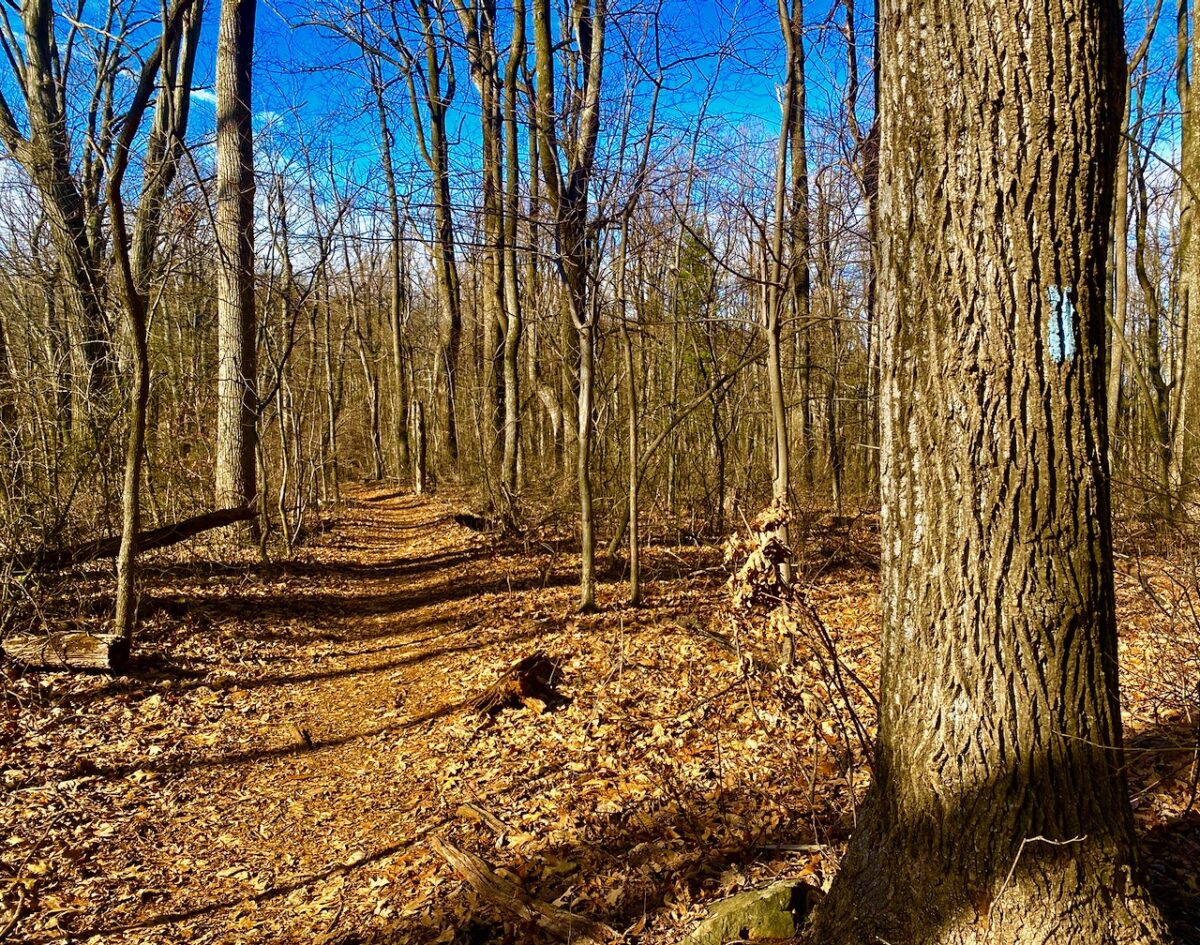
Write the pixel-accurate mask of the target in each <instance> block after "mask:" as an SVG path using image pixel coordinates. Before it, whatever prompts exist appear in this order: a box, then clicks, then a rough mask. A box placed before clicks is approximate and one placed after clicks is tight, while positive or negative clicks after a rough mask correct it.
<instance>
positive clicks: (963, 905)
mask: <svg viewBox="0 0 1200 945" xmlns="http://www.w3.org/2000/svg"><path fill="white" fill-rule="evenodd" d="M880 15H881V22H880V30H879V35H880V37H881V42H882V48H881V63H882V64H883V75H882V77H881V101H880V108H881V123H882V127H881V141H880V147H881V152H880V169H881V179H880V189H879V213H880V217H879V227H880V247H879V264H880V269H879V315H880V318H881V340H882V345H883V349H882V364H883V367H882V397H883V405H882V410H883V413H882V418H881V427H882V457H881V461H882V469H881V474H882V522H881V528H882V548H883V552H882V567H883V654H882V659H883V667H882V680H883V682H882V693H881V707H880V729H879V742H878V746H877V757H876V770H875V776H876V781H875V785H874V787H873V789H872V793H871V796H870V797H869V799H868V802H867V805H866V809H865V810H864V813H863V816H862V818H861V819H860V823H859V829H858V831H857V832H856V834H855V835H854V837H853V839H852V840H851V844H850V848H849V850H848V852H847V856H846V859H845V862H844V865H843V867H842V871H841V872H840V873H839V875H838V877H837V878H836V880H835V882H834V885H833V888H832V890H831V893H830V898H829V900H828V902H827V903H826V905H825V907H824V908H823V909H822V910H821V912H820V914H819V916H818V920H817V922H818V928H817V940H818V941H820V942H821V943H822V945H838V943H849V942H854V943H859V942H862V943H868V942H870V943H878V942H889V943H891V945H905V943H915V942H921V943H925V942H938V943H942V942H947V943H948V942H964V943H965V942H970V943H997V945H998V943H1002V942H1003V943H1006V945H1014V943H1017V945H1024V943H1051V942H1053V943H1068V942H1070V943H1076V942H1078V943H1085V942H1086V943H1088V945H1102V943H1118V942H1121V943H1124V942H1154V941H1161V940H1162V936H1163V934H1164V933H1163V932H1162V926H1161V920H1160V919H1159V917H1158V915H1157V912H1156V910H1155V909H1154V908H1153V906H1152V905H1151V904H1150V903H1149V902H1148V900H1147V899H1146V896H1145V894H1144V891H1143V888H1142V887H1141V886H1140V885H1139V883H1138V880H1137V878H1136V869H1135V865H1136V864H1135V851H1134V837H1133V827H1132V820H1131V817H1130V813H1129V806H1128V802H1127V796H1126V784H1125V779H1124V776H1123V774H1122V770H1121V747H1120V746H1121V723H1120V713H1119V709H1118V705H1117V688H1116V686H1117V678H1116V656H1117V645H1116V633H1115V622H1114V612H1113V588H1112V577H1111V575H1112V561H1111V534H1110V526H1109V482H1108V468H1107V460H1106V446H1107V444H1106V434H1105V399H1104V378H1103V369H1104V340H1105V325H1104V310H1105V298H1104V285H1105V282H1104V265H1105V260H1106V258H1107V250H1108V233H1109V227H1108V220H1109V213H1110V210H1111V204H1112V188H1113V170H1114V167H1115V159H1116V147H1117V130H1118V128H1119V126H1120V103H1121V89H1122V82H1121V75H1122V72H1121V60H1122V49H1121V36H1122V30H1121V10H1120V8H1119V6H1118V5H1117V4H1116V3H1115V2H1113V0H1051V2H1050V3H1047V4H1044V5H1041V4H1039V5H1031V4H1028V3H1022V2H1012V0H984V2H981V3H978V4H969V5H968V6H966V7H964V6H963V5H962V4H961V3H954V2H947V0H885V2H884V3H883V4H882V6H881V9H880Z"/></svg>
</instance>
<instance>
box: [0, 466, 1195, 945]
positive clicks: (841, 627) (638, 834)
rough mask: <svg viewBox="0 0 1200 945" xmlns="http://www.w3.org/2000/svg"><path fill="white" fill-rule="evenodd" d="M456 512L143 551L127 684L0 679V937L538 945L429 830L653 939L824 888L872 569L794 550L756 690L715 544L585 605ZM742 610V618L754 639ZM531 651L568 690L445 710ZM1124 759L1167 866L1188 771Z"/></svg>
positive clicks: (850, 736)
mask: <svg viewBox="0 0 1200 945" xmlns="http://www.w3.org/2000/svg"><path fill="white" fill-rule="evenodd" d="M459 510H460V508H459V507H457V506H455V505H453V504H452V503H450V502H446V501H442V500H430V501H425V502H418V501H416V500H415V499H413V498H412V497H408V496H391V495H388V494H385V493H383V492H381V491H375V492H369V491H366V490H362V491H359V492H356V493H355V494H354V497H353V501H352V502H351V503H350V504H349V505H348V507H347V508H346V509H345V511H344V513H343V514H342V515H341V517H340V518H339V519H338V521H337V522H336V524H335V526H334V527H333V528H332V530H330V531H329V532H328V533H327V534H326V535H325V536H324V537H323V539H322V541H321V542H320V544H319V545H318V546H316V547H314V548H313V549H312V550H311V551H310V552H309V553H307V554H306V555H305V556H303V557H300V558H297V559H296V560H294V561H290V562H287V563H284V564H280V565H275V566H269V567H263V566H260V565H258V564H255V563H252V562H250V561H243V562H232V563H230V562H225V563H223V564H220V565H212V564H208V563H206V560H204V559H200V560H190V561H189V560H180V559H166V558H164V559H161V562H160V567H159V570H158V571H157V572H156V573H155V574H154V575H153V576H152V579H151V582H150V584H149V586H148V587H147V601H146V603H147V611H148V612H149V613H150V614H151V617H150V620H149V625H148V627H147V629H146V631H145V632H144V634H143V638H142V640H141V641H139V647H138V649H139V651H140V653H141V663H140V665H139V666H138V667H137V668H136V669H135V671H134V672H132V673H131V674H130V675H128V676H124V677H119V678H115V679H108V678H102V677H81V676H70V675H59V674H43V675H35V674H28V675H20V674H16V673H13V674H11V675H10V677H9V678H8V680H7V682H6V684H5V686H4V698H5V710H4V713H5V714H4V715H3V717H2V719H0V753H2V759H3V760H2V763H0V777H2V778H3V781H4V788H5V793H4V795H3V802H2V805H0V930H2V929H3V928H4V925H5V923H6V916H11V915H13V914H14V910H16V909H18V906H19V914H18V917H17V921H16V923H15V925H14V927H13V929H12V931H11V933H10V935H9V938H10V940H12V941H25V942H56V941H72V940H79V939H91V940H94V941H97V942H110V941H114V942H139V943H140V942H292V941H295V942H311V941H320V942H347V943H348V942H360V941H365V940H372V941H375V940H378V941H384V940H386V941H389V942H400V943H403V942H413V943H427V942H447V943H448V942H457V943H463V945H465V943H485V942H512V943H517V942H536V941H541V940H542V939H540V938H539V935H540V934H541V933H538V932H536V931H535V930H534V929H532V928H529V927H522V926H520V925H518V924H516V923H515V922H514V920H512V919H511V917H510V916H508V915H506V914H504V913H503V912H502V911H499V910H497V909H495V908H494V907H492V906H489V905H487V904H486V903H483V902H481V901H479V900H478V899H477V898H476V897H475V895H474V894H473V893H472V892H471V891H470V889H469V888H467V887H466V886H464V884H463V883H462V882H461V880H460V878H459V877H457V876H455V875H454V874H453V873H452V872H451V870H450V868H449V867H448V866H447V864H446V862H445V861H444V860H443V859H442V858H441V857H439V856H437V855H435V854H434V852H433V850H432V848H431V845H430V843H429V840H428V838H429V837H430V836H431V835H437V836H440V837H443V838H444V839H446V840H447V841H449V842H451V843H453V844H454V845H455V846H456V847H458V848H461V849H464V850H468V851H471V852H473V853H475V854H477V855H479V856H481V857H483V858H484V859H485V860H486V861H487V862H488V863H490V864H492V865H493V866H495V867H496V868H497V870H498V871H500V872H501V873H502V874H503V875H505V876H507V877H508V878H510V879H512V880H514V881H516V882H517V883H519V884H521V885H522V886H523V887H524V888H525V889H527V890H529V891H530V892H531V893H532V894H533V895H536V896H537V897H538V898H540V899H542V900H544V901H546V902H551V903H553V904H555V905H557V906H560V907H562V908H565V909H569V910H570V911H572V912H575V913H578V914H581V915H586V916H589V917H590V918H593V919H595V920H597V921H601V922H604V923H606V924H608V925H611V926H613V927H614V928H617V929H619V930H621V931H622V932H623V933H625V939H626V941H629V942H640V943H647V945H650V943H666V942H671V941H675V940H676V939H677V938H678V936H679V934H680V932H681V931H682V930H683V929H684V928H686V927H687V926H688V924H689V923H690V922H691V921H693V920H694V919H695V918H696V917H698V916H699V915H700V914H701V913H702V912H703V909H704V906H705V904H706V903H708V902H709V901H711V900H712V899H713V898H716V897H719V896H722V895H726V894H728V893H730V892H734V891H736V890H738V889H740V888H743V887H745V886H746V885H748V884H752V883H756V882H759V881H761V880H764V879H767V878H770V877H774V876H777V875H780V874H788V875H807V876H810V877H812V878H813V880H814V881H816V882H818V883H825V882H827V881H828V879H829V878H830V877H831V876H832V873H833V871H834V870H835V869H836V865H837V855H838V852H839V849H840V844H841V843H842V842H843V841H844V840H845V838H846V837H847V836H848V834H849V832H850V830H851V829H852V827H853V823H854V815H855V805H856V803H857V801H858V800H859V799H860V798H861V795H862V791H863V789H864V787H865V782H866V777H867V774H866V771H865V769H864V766H863V764H862V749H861V745H860V739H859V735H858V733H857V731H856V729H855V721H854V715H857V718H858V720H859V722H860V724H861V725H862V726H863V727H864V728H865V729H866V731H867V732H868V733H869V732H870V731H871V726H872V724H873V722H872V710H871V706H870V701H869V699H867V698H866V696H865V695H864V694H862V693H861V691H860V690H859V689H858V688H857V686H855V685H853V684H850V685H847V684H845V678H846V677H845V676H843V677H842V679H843V683H842V684H840V685H839V684H838V682H837V680H836V679H835V678H833V677H832V676H831V674H830V664H831V660H832V658H833V656H834V655H836V657H837V659H838V661H839V663H840V666H841V668H842V669H844V670H848V671H849V672H852V673H853V674H854V675H855V676H857V677H858V678H860V679H861V680H863V681H864V682H865V683H866V685H868V686H872V687H873V686H874V685H875V681H876V680H875V674H876V666H875V656H874V654H875V651H876V642H877V629H876V628H877V622H878V614H877V608H876V599H875V598H876V592H877V582H876V579H875V576H874V574H873V572H872V570H871V569H870V568H869V567H865V566H864V565H863V563H862V562H863V561H864V560H866V561H869V552H867V553H865V554H863V553H860V552H858V551H855V552H854V554H853V555H845V554H843V555H842V556H841V557H839V558H837V559H836V560H835V559H834V558H833V556H832V555H830V556H826V557H825V558H823V559H821V558H820V555H818V554H817V553H816V552H815V551H811V549H808V548H807V547H806V550H809V551H810V553H809V554H808V555H807V556H806V558H807V559H808V561H809V563H810V564H811V565H812V566H811V567H810V568H809V569H808V573H810V574H819V577H817V578H816V579H815V580H814V581H812V582H811V583H809V584H806V585H805V590H806V594H807V598H808V601H809V603H810V604H811V606H812V608H813V609H814V610H815V612H816V613H817V615H818V616H819V619H820V622H821V624H822V626H823V627H824V635H823V636H822V635H820V634H817V633H816V632H815V631H814V630H813V629H812V628H811V627H809V628H808V629H804V628H805V627H806V626H807V625H806V624H803V625H802V624H796V626H797V627H799V628H800V629H801V630H802V631H803V632H798V633H797V648H796V652H795V659H794V664H793V666H792V667H791V668H790V669H789V670H788V671H786V672H777V673H771V672H749V673H748V672H746V671H745V670H746V667H745V666H744V665H742V664H740V663H739V661H738V658H737V656H736V654H735V653H734V652H731V651H730V649H729V647H728V646H727V645H725V643H727V642H728V640H729V639H730V619H731V612H733V611H731V607H730V590H729V588H727V587H726V585H725V582H726V580H727V578H728V577H729V575H730V569H727V568H725V567H723V566H722V565H721V563H720V560H719V554H718V553H717V552H715V551H714V550H712V549H700V548H679V547H672V546H654V547H652V548H650V549H649V552H648V555H647V563H646V571H647V577H648V578H649V584H648V591H649V593H648V602H647V605H646V606H644V607H641V608H630V607H627V606H625V605H624V604H622V603H621V594H622V592H623V586H622V585H621V584H620V583H619V582H617V581H612V582H607V583H604V584H603V585H602V586H601V591H600V595H599V597H600V601H599V602H600V604H601V606H602V608H603V610H602V612H601V613H599V614H596V615H592V616H587V617H581V616H576V615H574V614H573V612H572V608H573V603H574V600H575V591H574V581H575V567H576V565H577V561H576V560H574V559H573V558H572V557H571V556H570V555H569V554H568V553H567V552H566V551H565V550H564V549H565V548H566V547H567V545H566V542H565V539H563V537H562V536H555V535H553V534H545V535H538V536H529V537H528V540H527V541H526V542H524V543H521V544H514V545H511V546H510V545H503V544H496V543H495V542H494V541H493V540H492V539H490V538H489V537H487V536H483V535H479V534H477V533H475V532H472V531H471V530H469V529H467V528H464V527H461V526H459V525H457V524H455V523H454V522H453V521H452V519H451V516H452V515H453V514H454V513H455V512H457V511H459ZM826 531H828V530H826ZM869 532H870V522H869V521H867V520H864V521H863V522H862V523H859V524H858V525H855V526H853V527H852V528H851V529H850V532H848V534H847V537H846V541H843V542H842V543H841V544H840V545H839V547H840V548H846V547H854V548H862V547H867V546H869V545H870V541H871V538H870V534H869ZM797 540H798V541H803V542H807V541H808V539H805V538H804V537H803V536H797ZM839 540H840V539H839ZM809 544H810V545H811V546H812V547H815V546H816V542H815V541H814V542H810V543H809ZM747 558H748V556H746V557H743V558H741V559H739V560H741V561H742V562H743V563H744V562H745V561H746V560H747ZM818 559H820V560H818ZM764 560H766V561H767V564H770V562H769V559H767V558H765V557H764ZM764 573H766V572H764ZM97 586H98V587H99V586H101V585H99V584H98V585H97ZM1119 589H1120V591H1121V606H1122V616H1123V618H1125V621H1124V622H1125V625H1126V626H1127V627H1128V629H1129V633H1127V635H1126V637H1125V640H1124V646H1125V654H1124V655H1125V659H1126V664H1127V671H1126V676H1125V683H1126V691H1127V695H1128V697H1129V699H1130V706H1129V710H1130V718H1131V719H1132V720H1133V721H1134V724H1133V726H1132V727H1134V728H1137V727H1138V726H1139V725H1141V724H1142V721H1143V715H1145V714H1146V712H1149V715H1147V716H1146V719H1147V725H1149V724H1151V720H1152V719H1153V718H1154V717H1155V716H1154V712H1150V711H1149V710H1148V709H1146V707H1147V706H1151V705H1153V706H1157V709H1156V710H1154V711H1155V712H1157V718H1158V720H1159V721H1158V722H1157V723H1153V724H1156V725H1157V724H1160V723H1162V724H1168V725H1174V724H1175V722H1174V721H1172V720H1174V719H1176V718H1177V716H1178V713H1179V712H1180V711H1181V703H1179V702H1178V701H1174V702H1173V701H1172V698H1173V697H1172V696H1170V695H1169V693H1168V692H1167V689H1168V688H1170V687H1168V686H1165V685H1163V684H1161V679H1162V678H1163V677H1162V675H1161V674H1160V673H1159V672H1158V670H1159V669H1161V668H1162V667H1164V666H1166V665H1168V664H1170V665H1175V664H1173V663H1171V660H1170V659H1168V658H1167V656H1165V655H1164V654H1165V653H1167V652H1168V651H1169V652H1170V653H1173V654H1176V655H1178V654H1177V651H1176V650H1175V649H1173V644H1172V642H1171V641H1172V640H1173V639H1174V638H1175V636H1176V635H1177V628H1173V627H1171V626H1170V625H1169V621H1168V620H1167V619H1166V617H1164V615H1163V613H1162V612H1161V610H1159V609H1157V608H1155V607H1154V606H1153V605H1146V604H1145V600H1146V595H1145V592H1144V591H1143V590H1142V588H1141V585H1140V584H1138V583H1136V582H1134V583H1133V584H1132V585H1131V583H1130V581H1129V580H1124V581H1122V583H1121V584H1120V585H1119ZM762 603H763V602H762V601H758V602H757V603H755V604H754V607H759V606H760V605H761V604H762ZM735 609H736V608H735ZM753 609H754V608H751V609H749V610H748V609H746V608H741V611H740V613H741V617H740V618H739V619H740V620H741V621H742V622H743V624H744V625H745V626H746V627H749V626H750V624H752V623H755V622H756V621H762V620H766V621H768V622H769V620H770V616H769V612H767V613H766V614H764V613H762V612H757V613H755V614H752V613H751V611H752V610H753ZM747 632H749V631H748V630H747ZM755 632H758V631H755ZM763 632H765V631H763ZM764 639H765V638H764ZM723 640H724V641H725V642H722V641H723ZM539 649H540V650H544V651H545V652H546V653H548V654H550V655H551V656H553V657H555V658H556V659H559V660H561V661H562V664H563V671H564V683H563V686H562V691H563V694H564V695H565V696H566V697H567V698H568V700H569V701H567V702H566V703H565V704H564V705H562V706H560V707H558V708H554V709H546V708H545V707H543V706H542V705H541V704H540V703H539V702H538V701H537V700H532V699H531V700H528V704H526V705H522V706H520V707H518V708H513V709H506V710H504V711H501V712H499V713H497V714H496V715H495V716H494V717H489V716H482V717H481V716H479V715H478V714H476V713H475V712H473V711H470V710H469V709H468V708H466V705H465V704H466V702H467V700H469V699H470V698H471V697H472V696H473V695H475V694H477V693H478V692H479V691H480V690H482V689H483V688H484V687H485V686H487V685H488V684H490V683H491V682H493V681H494V680H495V679H496V678H497V676H498V674H499V673H501V672H502V671H503V670H504V669H505V668H506V667H508V666H510V665H512V664H513V663H514V662H516V661H517V660H519V659H521V658H522V657H525V656H528V655H529V654H530V653H533V652H534V651H536V650H539ZM1189 667H1190V669H1189ZM1177 671H1178V674H1183V675H1184V676H1185V675H1186V674H1187V673H1188V672H1191V673H1192V677H1191V678H1193V679H1194V675H1195V666H1194V664H1189V663H1187V661H1186V659H1184V660H1183V661H1182V662H1180V663H1179V665H1178V666H1177ZM1172 672H1173V673H1174V672H1176V670H1172ZM1172 678H1173V679H1175V678H1176V677H1175V676H1172ZM1179 678H1182V676H1179ZM1177 682H1178V680H1176V683H1172V684H1171V685H1172V686H1176V684H1177ZM1176 687H1177V686H1176ZM851 709H853V710H854V713H851V712H850V710H851ZM1143 710H1145V711H1143ZM1185 727H1186V726H1185ZM1139 731H1140V729H1139ZM1138 737H1139V736H1138V735H1136V734H1135V735H1134V736H1133V737H1132V739H1131V742H1133V743H1134V745H1135V747H1137V744H1138V743H1137V739H1138ZM1135 757H1136V756H1135ZM1145 757H1152V758H1154V759H1157V760H1156V761H1155V765H1159V764H1160V762H1162V763H1163V764H1165V761H1164V759H1167V758H1175V760H1176V761H1182V760H1183V756H1178V757H1176V756H1174V755H1170V753H1168V752H1155V753H1153V754H1148V755H1146V756H1145ZM1137 764H1138V762H1136V761H1135V762H1134V763H1133V767H1132V768H1131V778H1132V780H1133V781H1134V784H1135V789H1136V790H1137V791H1139V792H1141V793H1140V795H1139V798H1138V801H1137V804H1138V808H1137V810H1138V817H1139V823H1140V824H1141V825H1142V826H1143V827H1144V828H1145V829H1146V830H1147V831H1149V832H1150V834H1151V840H1152V843H1153V842H1156V837H1158V838H1160V839H1162V841H1163V842H1162V843H1161V844H1160V846H1162V847H1163V848H1164V849H1168V850H1169V849H1174V846H1172V844H1173V843H1175V841H1176V840H1177V839H1178V838H1177V836H1175V835H1174V834H1173V835H1172V837H1171V838H1168V837H1167V834H1166V831H1173V830H1174V829H1175V825H1177V824H1178V822H1179V820H1180V816H1181V813H1182V812H1183V811H1184V805H1185V803H1186V801H1187V797H1186V792H1187V789H1188V787H1189V782H1188V778H1189V777H1190V773H1189V770H1188V769H1187V768H1186V767H1184V768H1182V769H1179V770H1175V769H1171V773H1170V777H1166V778H1163V779H1162V780H1161V782H1160V783H1159V784H1157V785H1155V784H1153V781H1154V777H1158V775H1155V776H1154V777H1151V778H1150V779H1149V780H1146V779H1145V778H1143V769H1142V768H1139V767H1137ZM1143 767H1145V766H1144V765H1143ZM1158 770H1159V768H1158V767H1156V768H1155V771H1158ZM1162 773H1163V774H1167V773H1168V771H1167V769H1165V768H1164V769H1163V771H1162ZM1155 831H1163V832H1162V833H1159V834H1155ZM1176 833H1177V831H1176ZM1168 839H1170V841H1171V842H1170V843H1168V842H1167V840H1168ZM1160 859H1161V861H1162V862H1164V863H1169V862H1173V861H1171V860H1170V859H1169V857H1166V856H1165V855H1164V856H1163V857H1160ZM1173 875H1174V874H1172V876H1173ZM1172 876H1165V875H1164V877H1163V878H1164V882H1166V881H1167V880H1171V881H1173V879H1172Z"/></svg>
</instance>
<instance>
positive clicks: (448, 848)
mask: <svg viewBox="0 0 1200 945" xmlns="http://www.w3.org/2000/svg"><path fill="white" fill-rule="evenodd" d="M430 842H431V843H432V845H433V848H434V850H435V851H437V853H438V854H439V855H440V856H441V857H442V859H444V860H445V861H446V862H447V863H449V864H450V866H451V867H452V868H453V869H454V871H455V872H457V873H458V874H459V875H460V876H461V877H462V878H463V879H464V880H465V881H466V882H467V884H468V885H470V887H471V888H472V889H474V890H475V892H476V893H478V894H479V896H480V897H481V898H483V899H486V900H487V901H488V902H490V903H492V904H493V905H495V906H499V907H500V908H501V909H505V910H506V911H508V912H511V913H512V914H513V915H515V916H517V917H518V918H520V919H524V920H525V921H526V922H532V923H534V924H535V925H536V926H537V927H538V928H540V929H542V931H544V932H548V933H549V934H550V935H553V936H554V937H555V938H557V939H561V940H562V941H564V942H581V943H586V942H591V943H593V945H604V943H606V942H610V941H612V940H613V939H615V938H616V937H617V933H616V931H615V930H613V929H612V928H610V927H609V926H607V925H605V924H604V923H602V922H595V921H593V920H592V919H588V918H586V917H584V916H581V915H576V914H575V913H574V912H568V911H567V910H566V909H560V908H559V907H558V906H552V905H550V903H548V902H543V901H542V900H541V899H537V898H536V897H534V896H531V895H530V894H529V893H528V892H526V891H525V890H524V889H522V888H521V887H520V886H519V885H517V884H516V883H515V882H513V881H512V880H511V879H507V878H506V877H504V876H501V875H500V874H499V873H497V872H496V871H495V870H494V869H492V867H491V866H489V865H488V863H487V861H486V860H483V859H480V858H479V857H477V856H476V855H475V854H473V853H468V852H467V851H466V850H460V849H458V847H456V846H453V845H451V844H449V843H447V842H446V841H445V840H442V839H440V838H439V837H431V838H430Z"/></svg>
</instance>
